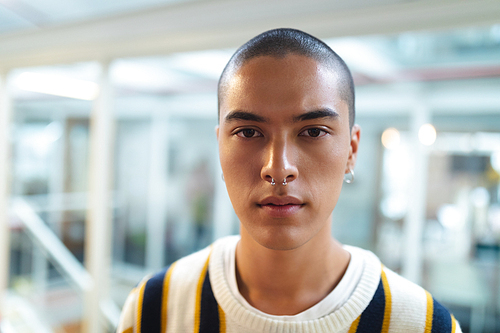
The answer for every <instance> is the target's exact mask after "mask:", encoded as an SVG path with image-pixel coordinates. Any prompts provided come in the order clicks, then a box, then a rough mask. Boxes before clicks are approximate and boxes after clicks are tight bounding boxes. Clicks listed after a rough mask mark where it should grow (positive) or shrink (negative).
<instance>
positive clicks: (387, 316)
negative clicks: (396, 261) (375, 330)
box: [381, 265, 392, 333]
mask: <svg viewBox="0 0 500 333" xmlns="http://www.w3.org/2000/svg"><path fill="white" fill-rule="evenodd" d="M382 284H383V285H384V294H385V311H384V321H383V322H382V331H381V333H387V332H389V325H390V323H391V312H392V294H391V289H390V288H389V282H388V281H387V276H386V275H385V272H384V265H382Z"/></svg>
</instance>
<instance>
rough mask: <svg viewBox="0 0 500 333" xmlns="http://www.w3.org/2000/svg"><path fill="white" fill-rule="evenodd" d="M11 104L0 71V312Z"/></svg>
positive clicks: (5, 272) (5, 271)
mask: <svg viewBox="0 0 500 333" xmlns="http://www.w3.org/2000/svg"><path fill="white" fill-rule="evenodd" d="M11 113H12V105H11V103H10V96H9V92H8V90H7V77H6V74H5V73H3V72H0V314H1V312H2V308H3V306H4V296H5V292H6V290H7V287H8V284H9V263H10V227H9V214H8V211H9V194H10V167H11V159H10V144H11V143H10V139H9V136H10V119H11Z"/></svg>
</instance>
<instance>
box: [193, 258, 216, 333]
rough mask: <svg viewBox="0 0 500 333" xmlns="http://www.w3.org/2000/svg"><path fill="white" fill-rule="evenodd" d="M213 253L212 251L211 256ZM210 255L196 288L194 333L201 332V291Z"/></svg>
mask: <svg viewBox="0 0 500 333" xmlns="http://www.w3.org/2000/svg"><path fill="white" fill-rule="evenodd" d="M211 253H212V252H211V251H210V254H211ZM210 254H209V255H208V258H207V261H206V262H205V265H204V266H203V269H202V270H201V274H200V278H199V279H198V286H197V287H196V307H195V310H194V331H193V332H194V333H199V332H200V314H201V291H202V289H203V281H204V280H205V275H207V269H208V261H209V260H210Z"/></svg>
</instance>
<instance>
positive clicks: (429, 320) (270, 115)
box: [118, 29, 460, 333]
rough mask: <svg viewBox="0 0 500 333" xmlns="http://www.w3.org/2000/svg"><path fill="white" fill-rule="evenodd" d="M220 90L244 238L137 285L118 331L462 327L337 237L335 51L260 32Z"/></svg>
mask: <svg viewBox="0 0 500 333" xmlns="http://www.w3.org/2000/svg"><path fill="white" fill-rule="evenodd" d="M218 94H219V126H218V128H217V139H218V143H219V152H220V162H221V166H222V171H223V177H224V179H225V182H226V187H227V190H228V193H229V197H230V199H231V202H232V205H233V208H234V210H235V212H236V214H237V216H238V218H239V220H240V224H241V228H240V236H239V237H236V236H233V237H227V238H223V239H221V240H218V241H216V242H215V243H214V244H213V245H212V246H211V247H209V248H207V249H205V250H202V251H200V252H198V253H195V254H192V255H190V256H188V257H185V258H183V259H181V260H179V261H178V262H177V263H174V264H173V265H172V266H171V267H170V268H169V269H168V271H166V272H161V273H159V274H156V275H155V276H153V277H152V278H150V279H146V280H145V281H144V282H142V283H141V284H140V285H139V286H138V288H136V289H135V290H134V291H133V292H132V293H131V295H130V296H129V298H128V300H127V302H126V304H125V307H124V312H123V315H122V321H121V325H120V327H119V330H118V332H119V333H121V332H165V331H168V332H460V327H459V325H458V324H457V322H456V321H455V319H454V318H453V316H451V315H450V314H449V312H448V311H447V310H446V309H445V308H444V307H442V306H441V305H440V304H439V303H438V302H436V301H435V300H434V299H433V298H432V297H431V296H430V294H429V293H427V292H426V291H425V290H423V289H422V288H420V287H418V286H416V285H414V284H413V283H411V282H409V281H407V280H405V279H403V278H402V277H400V276H398V275H397V274H395V273H393V272H392V271H390V270H389V269H387V268H385V267H383V266H382V265H381V263H380V261H379V260H378V258H377V257H376V256H375V255H374V254H372V253H371V252H368V251H365V250H362V249H359V248H355V247H350V246H343V245H341V244H340V243H339V242H338V241H336V240H335V239H334V238H333V237H332V235H331V219H332V218H331V215H332V212H333V209H334V208H335V205H336V203H337V200H338V198H339V195H340V191H341V188H342V184H343V181H344V175H346V174H347V175H349V174H350V175H351V177H353V176H354V173H353V171H352V170H353V169H354V165H355V163H356V157H357V153H358V144H359V140H360V128H359V126H357V125H355V124H354V86H353V82H352V77H351V74H350V72H349V70H348V68H347V66H346V65H345V63H344V62H343V61H342V59H341V58H340V57H338V55H337V54H335V53H334V52H333V51H332V50H331V49H330V48H329V47H328V46H327V45H326V44H324V43H323V42H321V41H320V40H318V39H316V38H315V37H313V36H310V35H308V34H306V33H304V32H301V31H298V30H293V29H277V30H271V31H267V32H265V33H263V34H261V35H259V36H257V37H255V38H254V39H252V40H250V41H249V42H247V43H246V44H245V45H243V46H242V47H241V48H240V49H238V50H237V51H236V53H235V54H234V55H233V57H232V58H231V60H230V61H229V63H228V64H227V66H226V68H225V69H224V72H223V73H222V76H221V78H220V81H219V91H218ZM351 180H352V179H351Z"/></svg>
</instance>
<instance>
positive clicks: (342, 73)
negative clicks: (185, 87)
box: [217, 28, 355, 128]
mask: <svg viewBox="0 0 500 333" xmlns="http://www.w3.org/2000/svg"><path fill="white" fill-rule="evenodd" d="M290 53H292V54H298V55H303V56H306V57H309V58H312V59H314V60H316V61H318V62H319V63H321V64H323V65H326V66H327V67H328V68H330V69H331V70H332V71H334V72H335V73H336V74H337V75H338V76H339V82H340V83H339V84H338V88H339V95H340V98H342V99H343V100H344V101H345V102H346V103H347V105H348V109H349V127H350V128H352V125H354V117H355V111H354V82H353V79H352V75H351V72H350V71H349V68H348V67H347V65H346V64H345V62H344V60H342V58H341V57H340V56H339V55H338V54H337V53H335V52H334V51H333V50H332V49H331V48H330V47H329V46H328V45H327V44H325V43H324V42H323V41H321V40H319V39H318V38H316V37H314V36H311V35H309V34H308V33H305V32H303V31H300V30H297V29H289V28H281V29H273V30H269V31H266V32H263V33H262V34H260V35H258V36H256V37H254V38H252V39H251V40H249V41H248V42H246V43H245V44H243V45H242V46H241V47H240V48H239V49H238V50H236V52H235V53H234V54H233V56H232V57H231V59H230V60H229V62H228V63H227V65H226V67H225V68H224V70H223V71H222V74H221V76H220V79H219V84H218V89H217V96H218V110H219V117H220V106H221V103H222V98H223V95H224V93H225V90H226V88H227V82H228V78H229V77H230V76H231V74H233V73H234V72H235V71H236V70H238V69H239V68H240V67H241V66H243V65H244V64H245V63H246V62H247V61H248V60H250V59H252V58H255V57H259V56H271V57H276V58H284V57H285V56H286V55H288V54H290Z"/></svg>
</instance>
